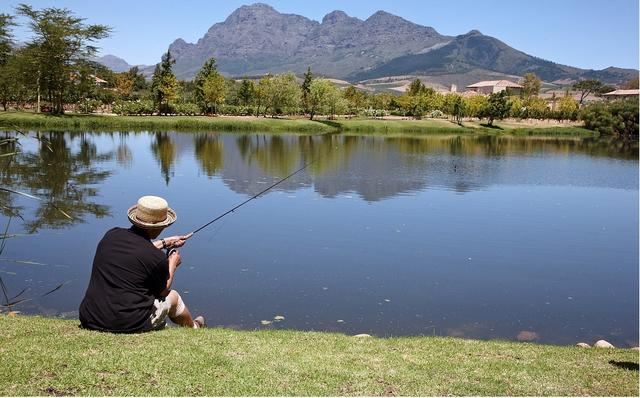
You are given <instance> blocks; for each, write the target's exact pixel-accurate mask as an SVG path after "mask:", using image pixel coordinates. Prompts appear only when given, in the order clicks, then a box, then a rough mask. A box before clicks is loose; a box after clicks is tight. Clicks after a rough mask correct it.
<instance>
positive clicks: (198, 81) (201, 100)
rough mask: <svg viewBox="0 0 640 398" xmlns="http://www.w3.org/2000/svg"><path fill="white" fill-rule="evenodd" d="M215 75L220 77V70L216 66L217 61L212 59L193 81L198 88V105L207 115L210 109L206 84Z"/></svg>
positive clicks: (196, 94)
mask: <svg viewBox="0 0 640 398" xmlns="http://www.w3.org/2000/svg"><path fill="white" fill-rule="evenodd" d="M215 75H218V68H217V66H216V59H215V58H213V57H211V58H209V59H208V60H207V61H206V62H205V63H204V65H202V68H200V70H199V71H198V73H197V74H196V77H195V79H193V82H194V83H195V86H196V91H195V98H196V103H197V104H198V105H200V107H201V108H202V111H203V112H205V113H209V111H210V109H209V108H207V104H206V101H205V94H204V84H205V81H206V80H207V79H209V78H210V77H213V76H215Z"/></svg>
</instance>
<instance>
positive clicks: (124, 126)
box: [0, 112, 335, 133]
mask: <svg viewBox="0 0 640 398" xmlns="http://www.w3.org/2000/svg"><path fill="white" fill-rule="evenodd" d="M0 126H2V127H17V128H23V129H25V128H28V129H83V130H184V131H202V130H210V131H260V132H270V131H274V132H278V131H283V132H285V131H286V132H301V133H325V132H331V131H335V128H333V127H331V126H328V125H326V124H322V123H318V122H315V121H310V120H305V119H272V118H231V117H207V116H107V115H75V114H73V115H71V114H69V115H63V116H51V115H43V114H34V113H29V112H0Z"/></svg>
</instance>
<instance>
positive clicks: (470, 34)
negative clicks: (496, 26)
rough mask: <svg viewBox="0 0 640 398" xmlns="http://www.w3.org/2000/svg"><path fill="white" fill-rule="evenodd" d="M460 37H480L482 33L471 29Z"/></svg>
mask: <svg viewBox="0 0 640 398" xmlns="http://www.w3.org/2000/svg"><path fill="white" fill-rule="evenodd" d="M462 36H482V33H481V32H480V31H479V30H476V29H473V30H470V31H468V32H467V33H465V34H464V35H462Z"/></svg>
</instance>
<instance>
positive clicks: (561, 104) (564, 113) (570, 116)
mask: <svg viewBox="0 0 640 398" xmlns="http://www.w3.org/2000/svg"><path fill="white" fill-rule="evenodd" d="M577 113H578V102H576V100H574V99H573V98H572V97H571V96H569V95H565V96H564V97H562V98H560V100H559V101H558V115H559V116H560V118H561V119H566V120H575V119H576V115H577Z"/></svg>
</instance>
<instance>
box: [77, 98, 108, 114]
mask: <svg viewBox="0 0 640 398" xmlns="http://www.w3.org/2000/svg"><path fill="white" fill-rule="evenodd" d="M101 104H102V103H101V102H100V101H99V100H96V99H91V98H85V99H83V100H81V101H80V102H78V106H77V110H78V112H80V113H93V112H95V111H96V109H98V107H99V106H100V105H101Z"/></svg>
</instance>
